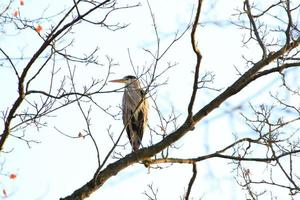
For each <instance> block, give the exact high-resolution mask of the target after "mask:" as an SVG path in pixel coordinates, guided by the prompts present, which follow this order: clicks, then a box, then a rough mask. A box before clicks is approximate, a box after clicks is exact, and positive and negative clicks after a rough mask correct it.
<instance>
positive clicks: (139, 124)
mask: <svg viewBox="0 0 300 200" xmlns="http://www.w3.org/2000/svg"><path fill="white" fill-rule="evenodd" d="M125 95H126V94H125ZM124 98H126V100H127V101H126V103H127V104H124V102H123V123H124V125H126V124H127V123H128V125H127V127H126V132H127V135H128V138H129V141H130V143H131V145H132V148H133V150H137V149H138V148H139V146H140V144H141V141H142V138H143V134H144V128H145V126H146V123H147V120H148V103H147V101H146V100H144V101H143V102H142V103H141V104H140V105H139V107H138V108H137V109H136V106H137V105H138V103H139V102H136V101H132V98H131V97H130V96H124ZM138 99H139V100H141V97H139V98H138ZM134 111H135V113H134ZM131 116H132V117H131Z"/></svg>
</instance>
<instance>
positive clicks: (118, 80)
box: [109, 79, 126, 83]
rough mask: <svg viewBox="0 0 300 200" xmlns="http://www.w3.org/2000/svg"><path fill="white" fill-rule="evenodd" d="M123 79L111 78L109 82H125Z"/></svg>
mask: <svg viewBox="0 0 300 200" xmlns="http://www.w3.org/2000/svg"><path fill="white" fill-rule="evenodd" d="M125 81H126V80H125V79H115V80H111V81H109V82H112V83H125Z"/></svg>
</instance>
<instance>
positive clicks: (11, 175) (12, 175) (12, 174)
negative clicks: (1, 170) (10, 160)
mask: <svg viewBox="0 0 300 200" xmlns="http://www.w3.org/2000/svg"><path fill="white" fill-rule="evenodd" d="M9 178H10V179H12V180H15V179H16V178H17V174H14V173H11V174H10V175H9Z"/></svg>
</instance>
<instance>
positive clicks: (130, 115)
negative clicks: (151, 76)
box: [110, 75, 149, 151]
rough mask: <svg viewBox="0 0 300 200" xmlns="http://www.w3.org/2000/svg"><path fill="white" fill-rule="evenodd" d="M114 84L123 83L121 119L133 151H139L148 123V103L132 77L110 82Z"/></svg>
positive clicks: (137, 81)
mask: <svg viewBox="0 0 300 200" xmlns="http://www.w3.org/2000/svg"><path fill="white" fill-rule="evenodd" d="M110 82H114V83H124V84H125V88H124V94H123V100H122V115H123V116H122V118H123V124H124V126H125V127H126V132H127V136H128V139H129V142H130V144H131V146H132V149H133V151H136V150H138V149H139V147H140V145H141V142H142V138H143V134H144V130H145V127H146V126H147V123H148V109H149V105H148V101H147V99H146V98H145V91H144V90H143V89H142V87H141V84H140V82H139V80H138V79H137V78H136V77H135V76H132V75H128V76H125V77H124V78H122V79H116V80H111V81H110Z"/></svg>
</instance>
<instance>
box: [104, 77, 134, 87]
mask: <svg viewBox="0 0 300 200" xmlns="http://www.w3.org/2000/svg"><path fill="white" fill-rule="evenodd" d="M136 81H137V78H136V77H135V76H132V75H128V76H124V78H122V79H115V80H111V81H109V82H113V83H124V84H125V85H130V84H132V83H133V82H136Z"/></svg>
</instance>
